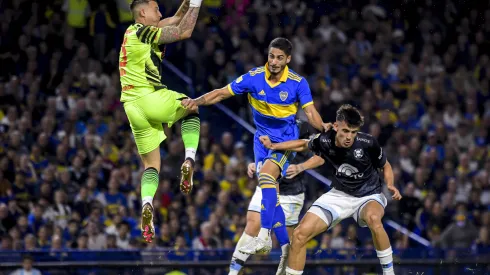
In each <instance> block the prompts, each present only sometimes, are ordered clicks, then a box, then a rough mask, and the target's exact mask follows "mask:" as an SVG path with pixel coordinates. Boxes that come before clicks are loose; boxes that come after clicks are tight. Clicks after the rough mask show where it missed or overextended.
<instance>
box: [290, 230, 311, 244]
mask: <svg viewBox="0 0 490 275" xmlns="http://www.w3.org/2000/svg"><path fill="white" fill-rule="evenodd" d="M310 239H311V234H310V232H308V230H306V229H304V228H301V227H298V228H296V229H295V230H294V231H293V238H292V242H291V246H294V247H303V246H305V245H306V243H307V242H308V241H309V240H310Z"/></svg>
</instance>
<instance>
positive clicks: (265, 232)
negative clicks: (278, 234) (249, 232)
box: [258, 228, 271, 240]
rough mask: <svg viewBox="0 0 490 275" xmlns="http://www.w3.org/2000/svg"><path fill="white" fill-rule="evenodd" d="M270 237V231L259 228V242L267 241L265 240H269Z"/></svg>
mask: <svg viewBox="0 0 490 275" xmlns="http://www.w3.org/2000/svg"><path fill="white" fill-rule="evenodd" d="M270 235H271V230H270V229H267V228H261V229H260V231H259V236H258V237H259V238H260V239H261V240H267V238H269V237H270Z"/></svg>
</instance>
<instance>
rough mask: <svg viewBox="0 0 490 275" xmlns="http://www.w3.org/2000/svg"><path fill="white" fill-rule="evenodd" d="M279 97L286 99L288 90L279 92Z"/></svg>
mask: <svg viewBox="0 0 490 275" xmlns="http://www.w3.org/2000/svg"><path fill="white" fill-rule="evenodd" d="M279 98H281V100H282V101H285V100H286V99H287V98H288V92H285V91H281V92H280V93H279Z"/></svg>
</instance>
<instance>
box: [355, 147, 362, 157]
mask: <svg viewBox="0 0 490 275" xmlns="http://www.w3.org/2000/svg"><path fill="white" fill-rule="evenodd" d="M362 156H364V152H363V151H362V149H360V148H359V149H355V150H354V157H356V158H357V159H360V158H362Z"/></svg>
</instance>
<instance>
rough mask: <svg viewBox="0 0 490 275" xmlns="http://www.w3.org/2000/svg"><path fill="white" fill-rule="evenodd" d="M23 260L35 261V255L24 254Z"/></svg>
mask: <svg viewBox="0 0 490 275" xmlns="http://www.w3.org/2000/svg"><path fill="white" fill-rule="evenodd" d="M22 261H31V262H33V261H34V257H32V256H31V255H30V254H25V255H23V256H22Z"/></svg>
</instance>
